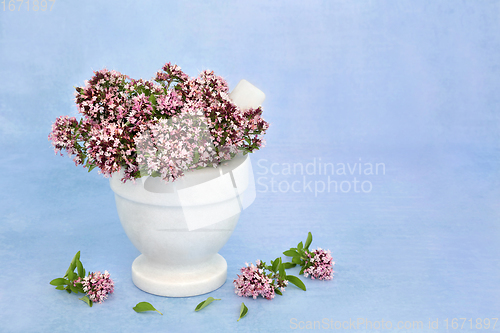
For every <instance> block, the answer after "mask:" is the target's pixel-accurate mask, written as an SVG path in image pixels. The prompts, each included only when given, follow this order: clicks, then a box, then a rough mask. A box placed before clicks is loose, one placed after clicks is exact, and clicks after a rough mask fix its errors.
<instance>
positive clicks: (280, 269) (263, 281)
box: [233, 232, 335, 300]
mask: <svg viewBox="0 0 500 333" xmlns="http://www.w3.org/2000/svg"><path fill="white" fill-rule="evenodd" d="M312 239H313V238H312V234H311V233H310V232H309V233H308V235H307V239H306V242H305V244H304V243H302V242H300V243H299V244H298V245H297V247H294V248H290V249H289V250H287V251H285V252H283V254H284V255H285V256H288V257H292V261H291V262H282V259H281V257H279V258H276V259H275V260H271V265H266V263H265V262H263V261H261V260H257V261H256V262H255V263H256V264H255V265H254V264H253V263H251V264H250V265H248V264H246V267H243V268H241V274H240V275H238V278H237V279H235V280H234V281H233V284H234V287H235V293H236V294H237V295H238V296H245V297H253V298H254V299H256V298H257V297H258V296H262V297H263V298H266V299H269V300H271V299H273V298H274V296H275V294H278V295H283V294H282V292H283V291H285V286H287V285H288V283H289V282H290V283H292V284H294V285H295V286H297V287H299V288H300V289H302V290H306V286H305V285H304V283H303V282H302V281H301V280H300V279H299V278H298V277H296V276H293V275H289V274H286V269H289V268H292V267H295V266H297V265H299V266H301V269H300V272H299V274H303V275H304V277H308V276H310V277H311V279H319V280H331V279H332V278H333V265H334V264H335V263H334V262H333V258H332V256H331V254H330V250H323V249H321V248H317V249H315V250H309V246H310V245H311V243H312Z"/></svg>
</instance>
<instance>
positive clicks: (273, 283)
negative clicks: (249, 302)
mask: <svg viewBox="0 0 500 333" xmlns="http://www.w3.org/2000/svg"><path fill="white" fill-rule="evenodd" d="M255 263H256V265H257V266H255V265H254V264H253V263H251V264H250V265H248V263H247V264H246V267H243V268H241V274H240V275H238V278H237V279H235V280H234V281H233V284H234V287H235V290H234V292H235V293H236V294H237V295H238V296H245V297H253V298H254V299H256V298H257V297H258V296H262V297H264V298H266V299H269V300H271V299H273V298H274V296H275V294H276V293H277V292H278V293H280V294H281V292H283V291H285V286H287V285H288V281H287V280H284V279H281V278H280V277H279V275H275V274H273V273H272V272H270V271H269V270H268V268H267V267H266V264H265V263H264V262H262V261H260V260H256V261H255ZM266 272H268V273H267V274H266Z"/></svg>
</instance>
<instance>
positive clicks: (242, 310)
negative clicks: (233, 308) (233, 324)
mask: <svg viewBox="0 0 500 333" xmlns="http://www.w3.org/2000/svg"><path fill="white" fill-rule="evenodd" d="M247 312H248V308H247V307H246V305H245V303H241V308H240V317H239V318H238V320H237V321H240V319H241V318H243V317H245V316H246V315H247Z"/></svg>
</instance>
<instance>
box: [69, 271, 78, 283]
mask: <svg viewBox="0 0 500 333" xmlns="http://www.w3.org/2000/svg"><path fill="white" fill-rule="evenodd" d="M76 277H77V275H76V274H75V272H73V271H71V272H68V280H70V281H73V280H74V279H76Z"/></svg>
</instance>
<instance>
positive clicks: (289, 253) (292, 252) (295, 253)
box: [283, 249, 299, 257]
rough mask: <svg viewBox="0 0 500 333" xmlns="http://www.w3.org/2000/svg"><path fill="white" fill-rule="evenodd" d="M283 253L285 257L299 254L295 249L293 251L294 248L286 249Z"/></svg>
mask: <svg viewBox="0 0 500 333" xmlns="http://www.w3.org/2000/svg"><path fill="white" fill-rule="evenodd" d="M283 254H284V255H286V256H287V257H295V256H298V255H299V254H298V253H297V251H295V249H290V250H286V251H285V252H283Z"/></svg>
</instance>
